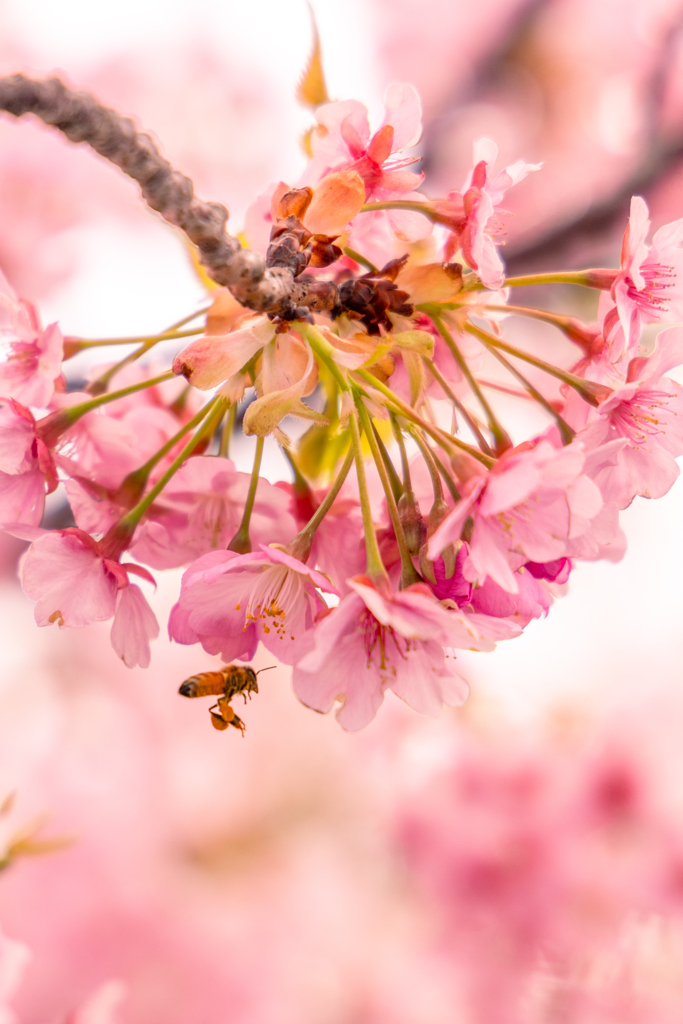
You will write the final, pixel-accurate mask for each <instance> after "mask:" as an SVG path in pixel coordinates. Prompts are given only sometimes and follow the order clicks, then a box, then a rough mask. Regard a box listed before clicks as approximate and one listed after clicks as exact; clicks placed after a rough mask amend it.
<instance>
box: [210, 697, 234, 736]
mask: <svg viewBox="0 0 683 1024" xmlns="http://www.w3.org/2000/svg"><path fill="white" fill-rule="evenodd" d="M213 707H214V708H217V707H218V705H217V704H214V706H213ZM209 714H210V715H211V725H212V726H213V727H214V729H219V730H220V731H221V732H222V731H223V730H224V729H227V728H228V725H229V724H230V723H229V722H226V721H225V719H224V718H223V716H222V715H217V714H216V712H215V711H214V710H213V708H209Z"/></svg>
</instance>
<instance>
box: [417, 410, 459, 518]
mask: <svg viewBox="0 0 683 1024" xmlns="http://www.w3.org/2000/svg"><path fill="white" fill-rule="evenodd" d="M408 432H409V433H410V436H411V437H412V439H413V441H414V442H415V444H416V445H417V446H418V448H419V449H420V451H421V452H422V458H423V459H424V460H425V463H426V466H427V469H428V470H429V476H430V477H431V481H432V490H433V491H434V500H435V501H443V487H442V485H441V477H440V476H439V470H438V467H437V459H436V457H435V455H434V453H433V452H432V451H431V449H430V447H429V445H428V444H427V442H426V441H425V439H424V437H423V436H422V434H421V433H420V431H419V430H418V429H417V427H413V426H412V425H409V426H408ZM456 493H457V490H456ZM454 500H457V499H454Z"/></svg>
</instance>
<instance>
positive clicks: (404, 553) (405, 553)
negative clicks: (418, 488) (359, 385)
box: [353, 389, 421, 590]
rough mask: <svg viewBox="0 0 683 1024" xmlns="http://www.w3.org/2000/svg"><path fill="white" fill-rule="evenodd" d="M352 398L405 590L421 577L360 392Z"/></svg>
mask: <svg viewBox="0 0 683 1024" xmlns="http://www.w3.org/2000/svg"><path fill="white" fill-rule="evenodd" d="M353 398H354V401H355V403H356V408H357V409H358V416H359V417H360V422H361V424H362V427H363V431H364V432H365V436H366V438H367V439H368V444H369V445H370V451H371V452H372V457H373V459H374V460H375V465H376V466H377V472H378V473H379V478H380V480H381V481H382V487H383V489H384V496H385V498H386V500H387V506H388V508H389V517H390V519H391V525H392V526H393V528H394V534H395V536H396V543H397V544H398V550H399V554H400V556H401V581H400V583H399V590H405V589H406V587H409V586H410V585H411V584H412V583H419V582H420V579H421V577H420V575H419V574H418V572H417V571H416V569H415V566H414V565H413V559H412V557H411V554H410V551H409V550H408V544H407V542H406V536H405V533H404V532H403V525H402V523H401V520H400V518H399V514H398V507H397V505H396V499H395V497H394V492H393V491H392V489H391V481H390V480H389V474H388V473H387V470H386V466H385V465H384V462H383V461H382V456H381V453H380V450H379V447H378V445H377V438H376V436H375V431H374V429H373V425H372V421H371V419H370V415H369V413H368V410H367V409H366V408H365V404H364V403H363V399H362V396H361V394H360V392H359V391H357V390H356V389H354V395H353Z"/></svg>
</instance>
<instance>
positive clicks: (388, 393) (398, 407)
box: [355, 370, 495, 469]
mask: <svg viewBox="0 0 683 1024" xmlns="http://www.w3.org/2000/svg"><path fill="white" fill-rule="evenodd" d="M355 372H356V376H357V377H360V378H361V380H364V381H365V382H366V383H367V384H369V385H370V386H371V387H372V388H374V389H375V390H376V391H379V392H380V393H381V394H383V395H384V397H385V398H387V399H388V400H389V401H390V402H391V404H392V406H393V408H394V411H395V412H398V413H400V415H401V416H403V417H404V419H406V420H408V421H409V422H411V423H415V424H417V426H419V427H422V429H423V430H424V432H425V433H426V434H429V436H430V437H431V438H432V439H433V440H434V441H436V443H437V444H438V445H440V446H441V447H442V448H447V449H450V450H452V449H453V448H456V449H459V450H460V451H463V452H467V454H468V455H471V456H472V458H474V459H477V460H478V461H479V462H481V463H482V464H483V465H484V466H486V468H487V469H490V468H491V466H492V465H493V464H494V462H495V459H493V458H490V457H489V456H488V455H485V454H484V453H483V452H480V451H479V449H478V448H474V447H473V446H472V445H471V444H467V443H466V442H465V441H461V440H460V439H459V438H457V437H453V436H452V434H447V433H446V431H445V430H442V429H441V427H437V426H435V425H434V424H433V423H428V422H427V420H425V419H423V418H422V417H421V416H419V415H418V414H417V413H416V412H415V410H414V409H411V407H410V406H409V405H408V404H407V403H406V402H404V401H403V400H402V399H401V398H399V397H398V395H395V394H394V392H393V391H392V390H391V389H390V388H388V387H387V386H386V384H382V382H381V381H380V380H377V378H376V377H373V376H372V374H371V373H368V371H367V370H356V371H355Z"/></svg>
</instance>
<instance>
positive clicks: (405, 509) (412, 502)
mask: <svg viewBox="0 0 683 1024" xmlns="http://www.w3.org/2000/svg"><path fill="white" fill-rule="evenodd" d="M398 518H399V519H400V521H401V526H402V527H403V532H404V534H405V538H406V544H407V545H408V550H409V551H410V553H411V555H416V554H417V553H418V552H419V550H420V548H421V547H422V545H423V544H424V542H425V540H426V538H427V524H426V523H425V521H424V518H423V516H422V513H421V512H420V506H419V505H418V503H417V499H416V497H415V495H414V494H413V492H412V491H404V492H403V494H402V495H401V497H400V498H399V499H398Z"/></svg>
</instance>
